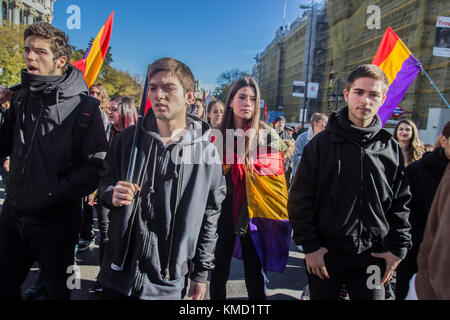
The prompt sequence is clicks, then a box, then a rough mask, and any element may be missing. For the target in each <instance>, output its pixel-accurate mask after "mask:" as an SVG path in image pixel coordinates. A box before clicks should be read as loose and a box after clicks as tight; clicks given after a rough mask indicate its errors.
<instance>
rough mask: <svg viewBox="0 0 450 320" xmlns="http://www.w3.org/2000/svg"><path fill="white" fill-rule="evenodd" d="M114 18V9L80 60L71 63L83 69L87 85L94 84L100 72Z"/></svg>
mask: <svg viewBox="0 0 450 320" xmlns="http://www.w3.org/2000/svg"><path fill="white" fill-rule="evenodd" d="M113 20H114V11H113V12H112V13H111V15H110V16H109V18H108V20H106V22H105V24H104V25H103V26H102V28H101V29H100V31H99V32H98V34H97V36H96V37H95V39H94V41H93V42H92V45H91V47H90V48H89V50H88V51H87V52H86V55H85V56H84V58H83V59H82V60H78V61H75V62H74V63H73V65H74V66H75V67H77V68H78V69H80V70H81V71H83V74H84V79H85V80H86V84H87V86H88V87H90V86H91V85H93V84H94V82H95V79H96V78H97V76H98V73H99V72H100V68H101V67H102V64H103V60H104V59H105V56H106V53H107V52H108V47H109V41H110V39H111V33H112V27H113Z"/></svg>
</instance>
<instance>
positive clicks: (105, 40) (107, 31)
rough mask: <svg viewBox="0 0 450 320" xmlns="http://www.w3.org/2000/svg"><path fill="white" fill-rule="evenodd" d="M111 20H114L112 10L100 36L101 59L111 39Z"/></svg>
mask: <svg viewBox="0 0 450 320" xmlns="http://www.w3.org/2000/svg"><path fill="white" fill-rule="evenodd" d="M113 21H114V10H113V12H112V13H111V15H110V16H109V18H108V20H106V22H105V25H104V29H103V33H102V37H101V38H100V47H101V50H102V57H103V59H105V56H106V53H107V52H108V47H109V41H110V40H111V33H112V27H113Z"/></svg>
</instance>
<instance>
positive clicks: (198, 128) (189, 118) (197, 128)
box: [141, 109, 211, 146]
mask: <svg viewBox="0 0 450 320" xmlns="http://www.w3.org/2000/svg"><path fill="white" fill-rule="evenodd" d="M186 123H187V128H186V129H184V132H182V133H181V134H180V140H179V141H177V145H178V146H187V145H193V144H196V143H200V142H204V141H209V140H210V135H211V126H210V125H209V124H208V123H206V122H205V121H203V120H202V119H200V118H198V117H196V116H194V115H191V114H189V113H188V114H186ZM141 128H142V131H143V132H144V134H148V135H150V136H152V137H153V138H155V139H157V140H159V141H162V140H161V136H160V135H159V132H158V126H157V123H156V116H155V113H154V112H153V110H152V109H149V110H148V111H147V113H146V114H145V116H144V120H143V121H142V126H141Z"/></svg>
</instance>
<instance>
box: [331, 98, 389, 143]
mask: <svg viewBox="0 0 450 320" xmlns="http://www.w3.org/2000/svg"><path fill="white" fill-rule="evenodd" d="M381 129H382V123H381V120H380V117H379V116H378V115H375V117H374V119H373V121H372V123H371V124H370V125H369V126H368V127H365V128H361V127H358V126H356V125H355V124H354V123H353V122H351V121H350V119H349V118H348V106H346V107H344V108H341V109H339V110H337V111H335V112H333V113H332V114H331V115H330V118H329V119H328V123H327V126H326V128H325V130H328V131H329V132H331V134H332V136H333V137H334V138H337V139H339V140H351V141H354V142H356V143H358V144H363V145H364V144H366V143H369V142H370V141H372V140H373V138H375V136H376V135H377V134H378V132H379V131H380V130H381Z"/></svg>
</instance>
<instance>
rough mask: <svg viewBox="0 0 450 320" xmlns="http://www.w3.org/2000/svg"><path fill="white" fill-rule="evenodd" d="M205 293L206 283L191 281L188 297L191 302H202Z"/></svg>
mask: <svg viewBox="0 0 450 320" xmlns="http://www.w3.org/2000/svg"><path fill="white" fill-rule="evenodd" d="M205 293H206V283H204V282H197V281H194V280H191V285H190V287H189V293H188V297H189V298H192V300H203V298H204V297H205Z"/></svg>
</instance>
